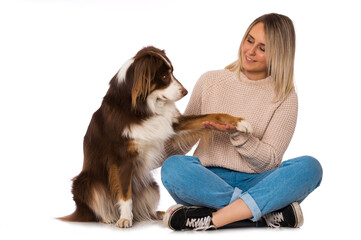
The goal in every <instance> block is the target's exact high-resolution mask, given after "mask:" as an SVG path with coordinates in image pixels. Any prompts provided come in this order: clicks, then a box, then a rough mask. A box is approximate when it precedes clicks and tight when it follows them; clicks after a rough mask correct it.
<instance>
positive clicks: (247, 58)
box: [245, 56, 256, 63]
mask: <svg viewBox="0 0 361 240" xmlns="http://www.w3.org/2000/svg"><path fill="white" fill-rule="evenodd" d="M245 59H246V62H248V63H254V62H256V61H255V60H253V59H251V58H249V57H247V56H246V57H245Z"/></svg>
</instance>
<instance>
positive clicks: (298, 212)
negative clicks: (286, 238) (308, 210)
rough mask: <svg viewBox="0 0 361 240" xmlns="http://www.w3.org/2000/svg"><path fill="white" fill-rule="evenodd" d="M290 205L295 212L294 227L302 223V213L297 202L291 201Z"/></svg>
mask: <svg viewBox="0 0 361 240" xmlns="http://www.w3.org/2000/svg"><path fill="white" fill-rule="evenodd" d="M291 207H292V208H293V210H294V211H295V213H296V226H295V227H296V228H299V227H301V226H302V225H303V214H302V210H301V206H300V204H299V203H298V202H293V203H292V204H291Z"/></svg>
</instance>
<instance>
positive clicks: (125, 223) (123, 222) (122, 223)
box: [115, 218, 133, 228]
mask: <svg viewBox="0 0 361 240" xmlns="http://www.w3.org/2000/svg"><path fill="white" fill-rule="evenodd" d="M115 225H116V226H117V227H119V228H130V227H131V226H132V225H133V223H132V220H131V219H126V218H121V219H119V220H118V222H117V223H116V224H115Z"/></svg>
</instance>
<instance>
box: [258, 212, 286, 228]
mask: <svg viewBox="0 0 361 240" xmlns="http://www.w3.org/2000/svg"><path fill="white" fill-rule="evenodd" d="M263 219H264V220H265V221H266V224H267V226H269V227H273V228H279V227H281V225H280V222H282V221H284V218H283V214H282V212H275V213H269V214H266V215H264V216H263Z"/></svg>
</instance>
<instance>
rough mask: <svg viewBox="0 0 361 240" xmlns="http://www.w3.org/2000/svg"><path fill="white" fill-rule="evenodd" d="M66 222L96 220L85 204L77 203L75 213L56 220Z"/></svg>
mask: <svg viewBox="0 0 361 240" xmlns="http://www.w3.org/2000/svg"><path fill="white" fill-rule="evenodd" d="M57 219H59V220H62V221H66V222H95V221H97V218H96V217H95V215H94V213H93V211H92V210H91V209H90V208H89V207H88V206H87V205H85V204H82V203H77V204H76V209H75V211H74V212H73V213H72V214H70V215H68V216H65V217H60V218H57Z"/></svg>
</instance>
